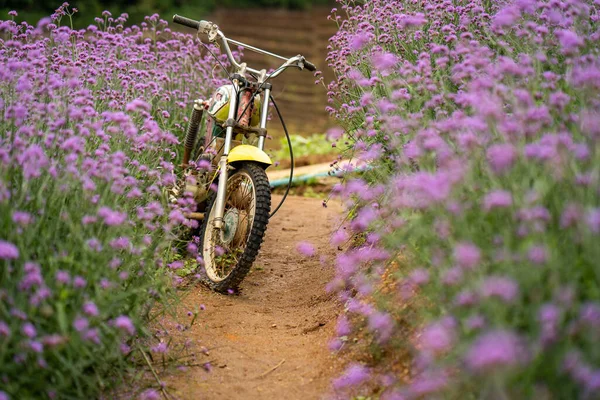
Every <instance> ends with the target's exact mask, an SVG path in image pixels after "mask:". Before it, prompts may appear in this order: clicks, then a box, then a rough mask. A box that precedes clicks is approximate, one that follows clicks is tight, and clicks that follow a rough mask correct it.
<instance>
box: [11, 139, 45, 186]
mask: <svg viewBox="0 0 600 400" xmlns="http://www.w3.org/2000/svg"><path fill="white" fill-rule="evenodd" d="M17 160H18V161H19V164H21V165H22V166H23V176H24V177H25V179H31V178H38V177H40V176H41V175H42V169H43V168H46V167H47V166H48V164H49V161H48V157H47V156H46V153H44V150H43V149H42V147H41V146H40V145H39V144H32V145H30V146H29V147H28V148H27V149H26V150H25V151H24V152H22V153H20V154H19V155H18V156H17Z"/></svg>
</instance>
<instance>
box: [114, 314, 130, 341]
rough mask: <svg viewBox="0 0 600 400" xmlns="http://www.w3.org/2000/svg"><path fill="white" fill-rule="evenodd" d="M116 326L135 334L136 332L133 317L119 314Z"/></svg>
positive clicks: (115, 322)
mask: <svg viewBox="0 0 600 400" xmlns="http://www.w3.org/2000/svg"><path fill="white" fill-rule="evenodd" d="M114 324H115V327H116V328H118V329H120V330H122V331H123V332H126V333H128V334H129V335H131V336H133V335H134V334H135V326H133V322H131V319H129V317H127V316H125V315H120V316H118V317H117V318H116V319H115V321H114Z"/></svg>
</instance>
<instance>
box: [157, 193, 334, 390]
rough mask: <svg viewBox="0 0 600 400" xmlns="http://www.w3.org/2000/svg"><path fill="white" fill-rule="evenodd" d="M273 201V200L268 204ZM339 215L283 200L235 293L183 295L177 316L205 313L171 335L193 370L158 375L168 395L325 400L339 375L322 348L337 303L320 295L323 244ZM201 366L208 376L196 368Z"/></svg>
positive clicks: (324, 277) (325, 272) (307, 202)
mask: <svg viewBox="0 0 600 400" xmlns="http://www.w3.org/2000/svg"><path fill="white" fill-rule="evenodd" d="M280 198H281V197H280V196H273V204H274V205H277V204H278V203H279V200H280ZM332 203H333V202H332ZM339 211H340V209H339V206H338V205H336V204H330V205H329V207H328V208H324V207H323V206H322V204H321V200H318V199H310V198H302V197H288V200H287V201H286V203H285V205H284V206H283V207H282V209H281V210H280V211H279V212H278V214H277V215H276V216H274V217H273V219H272V220H271V221H270V222H269V227H268V229H267V234H266V239H265V242H264V243H263V246H262V250H261V253H260V255H259V258H258V259H257V260H256V262H255V264H254V267H253V270H252V272H251V273H250V274H249V275H248V276H247V278H246V279H245V281H244V282H243V283H242V285H241V288H240V293H239V294H235V295H221V294H218V293H214V292H212V291H210V290H208V289H207V288H205V287H202V286H194V287H191V288H189V289H188V294H187V296H186V297H185V298H184V300H183V304H182V305H181V306H180V307H179V310H180V311H179V313H180V316H179V318H180V319H182V320H185V319H187V320H189V317H186V313H187V311H188V310H193V309H196V308H197V307H199V306H200V305H201V304H203V305H204V306H205V310H203V311H201V312H200V313H199V316H198V318H197V319H196V321H195V323H194V324H193V326H192V327H191V328H189V329H188V330H185V331H183V332H178V333H177V334H176V335H175V341H176V342H178V343H183V342H184V341H188V342H189V341H191V345H190V350H191V352H192V353H194V354H197V360H195V362H196V364H192V365H194V366H192V367H187V368H186V369H182V370H177V369H167V370H166V371H161V373H160V379H161V380H162V381H163V382H164V383H165V384H166V389H167V391H168V393H169V394H170V395H171V397H175V398H177V399H280V398H285V399H286V400H294V399H322V398H326V397H328V393H329V385H330V382H331V379H332V378H333V377H334V376H335V375H336V374H337V373H338V372H339V370H340V366H339V364H340V362H339V361H337V360H336V359H335V357H334V356H333V355H331V353H330V352H329V350H328V348H327V342H328V340H329V339H330V338H331V337H332V334H333V329H334V326H335V319H336V316H337V314H338V313H339V311H340V305H339V303H337V301H336V300H335V298H334V296H332V295H330V294H328V293H327V292H326V291H325V285H326V284H327V283H328V282H329V281H330V280H331V278H332V276H333V268H332V265H333V258H334V257H335V250H333V249H331V248H330V246H329V244H328V242H329V240H328V238H329V233H330V232H331V230H332V228H333V227H334V224H335V222H336V220H337V219H338V218H339ZM300 241H308V242H311V243H313V244H314V245H315V247H316V249H317V251H318V253H319V256H315V257H305V256H303V255H301V254H299V253H298V252H297V251H296V245H297V244H298V242H300ZM166 325H168V324H166ZM170 330H171V329H170ZM173 330H175V331H176V329H173ZM173 330H171V331H173ZM207 361H210V365H211V368H209V369H210V372H208V371H207V370H206V369H205V368H203V367H202V366H203V365H204V363H205V362H207Z"/></svg>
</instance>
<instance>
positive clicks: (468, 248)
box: [454, 242, 481, 269]
mask: <svg viewBox="0 0 600 400" xmlns="http://www.w3.org/2000/svg"><path fill="white" fill-rule="evenodd" d="M454 260H455V261H456V263H457V264H458V265H459V266H460V267H462V268H466V269H473V268H475V267H476V266H477V265H478V264H479V262H480V261H481V251H480V250H479V247H477V246H475V245H474V244H473V243H468V242H461V243H458V244H457V245H456V246H455V247H454Z"/></svg>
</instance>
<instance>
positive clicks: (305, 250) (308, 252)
mask: <svg viewBox="0 0 600 400" xmlns="http://www.w3.org/2000/svg"><path fill="white" fill-rule="evenodd" d="M296 250H297V251H298V253H300V254H302V255H303V256H305V257H312V256H314V255H315V254H316V250H315V246H313V245H312V244H310V243H308V242H300V243H298V244H297V245H296Z"/></svg>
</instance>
